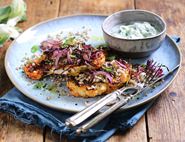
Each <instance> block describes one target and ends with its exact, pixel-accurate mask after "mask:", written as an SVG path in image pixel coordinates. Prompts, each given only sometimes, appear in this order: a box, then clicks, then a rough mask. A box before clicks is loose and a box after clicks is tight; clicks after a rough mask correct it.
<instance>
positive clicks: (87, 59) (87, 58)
mask: <svg viewBox="0 0 185 142" xmlns="http://www.w3.org/2000/svg"><path fill="white" fill-rule="evenodd" d="M83 59H84V60H85V61H89V60H90V59H89V56H88V54H86V53H84V54H83Z"/></svg>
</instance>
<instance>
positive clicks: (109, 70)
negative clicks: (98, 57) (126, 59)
mask: <svg viewBox="0 0 185 142" xmlns="http://www.w3.org/2000/svg"><path fill="white" fill-rule="evenodd" d="M102 68H103V69H104V70H105V71H106V72H112V71H113V69H112V68H111V67H104V66H102Z"/></svg>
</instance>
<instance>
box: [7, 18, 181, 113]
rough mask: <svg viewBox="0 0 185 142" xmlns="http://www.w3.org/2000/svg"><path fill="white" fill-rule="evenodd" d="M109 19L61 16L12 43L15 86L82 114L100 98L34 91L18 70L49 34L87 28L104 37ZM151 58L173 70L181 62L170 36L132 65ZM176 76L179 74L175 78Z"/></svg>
mask: <svg viewBox="0 0 185 142" xmlns="http://www.w3.org/2000/svg"><path fill="white" fill-rule="evenodd" d="M105 18H106V17H105V16H97V15H79V16H69V17H61V18H57V19H53V20H49V21H46V22H42V23H40V24H37V25H35V26H33V27H31V28H29V29H28V30H26V31H25V32H23V33H22V34H21V35H20V36H19V37H18V38H17V39H16V40H15V41H14V42H13V43H12V44H11V46H10V47H9V49H8V51H7V53H6V58H5V67H6V71H7V74H8V76H9V78H10V79H11V81H12V82H13V84H14V85H15V86H16V87H17V88H18V89H19V90H20V91H21V92H22V93H23V94H25V95H26V96H27V97H29V98H31V99H33V100H34V101H36V102H38V103H41V104H43V105H45V106H48V107H51V108H55V109H58V110H62V111H70V112H78V111H80V110H82V109H83V108H84V107H86V105H85V102H86V101H96V100H97V99H99V98H100V97H96V98H91V99H84V98H75V97H73V96H62V97H58V94H54V93H53V94H52V93H51V92H49V91H43V90H36V89H33V85H28V84H30V82H29V80H27V79H25V77H24V76H23V74H22V73H21V71H20V70H16V68H17V67H19V66H21V64H23V63H22V62H21V61H22V59H23V58H24V57H25V54H27V56H28V57H30V56H32V53H31V47H32V46H33V45H36V44H39V43H40V42H42V41H43V40H45V39H46V38H47V36H48V34H51V35H54V34H57V33H59V32H60V31H63V32H64V33H68V32H75V31H80V30H82V29H83V28H82V27H83V26H85V28H87V29H88V28H90V29H91V31H90V32H89V35H90V37H94V36H96V37H102V35H103V34H102V30H101V24H102V22H103V20H104V19H105ZM101 39H102V38H100V39H96V40H94V39H92V40H90V41H89V43H91V44H94V45H98V44H101V43H104V41H102V40H101ZM148 58H151V59H154V60H156V61H158V62H160V63H163V64H165V65H167V66H168V67H169V68H173V67H174V66H176V65H177V64H180V62H181V56H180V52H179V50H178V47H177V45H176V44H175V43H174V42H173V41H172V39H171V38H169V37H168V36H167V37H166V38H165V40H164V42H163V44H162V45H161V47H160V48H159V49H158V50H157V51H155V52H154V53H153V54H152V55H151V56H150V57H147V58H143V59H137V60H132V62H133V63H144V62H146V60H147V59H148ZM176 74H177V72H176V73H175V75H176ZM174 77H175V76H170V77H169V78H168V79H167V80H166V81H165V82H164V83H163V84H162V85H160V86H158V87H157V88H156V89H154V90H153V91H152V92H150V93H149V94H148V95H147V96H145V95H140V96H139V97H138V98H137V99H133V100H132V101H130V103H128V104H127V105H125V106H124V107H122V110H124V109H128V108H133V107H136V106H138V105H141V104H143V103H146V102H148V101H150V100H151V99H153V98H155V97H157V96H158V95H159V94H160V93H161V92H162V91H163V90H164V89H165V88H166V87H167V86H169V84H170V83H171V82H172V80H173V79H174ZM48 96H49V97H51V99H49V100H48V99H47V98H48Z"/></svg>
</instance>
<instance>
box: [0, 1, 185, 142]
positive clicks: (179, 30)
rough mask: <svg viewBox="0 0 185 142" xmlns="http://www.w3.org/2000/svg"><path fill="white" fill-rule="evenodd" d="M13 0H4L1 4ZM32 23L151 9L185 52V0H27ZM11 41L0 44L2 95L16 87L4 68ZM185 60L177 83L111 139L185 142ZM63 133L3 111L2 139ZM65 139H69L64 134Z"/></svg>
mask: <svg viewBox="0 0 185 142" xmlns="http://www.w3.org/2000/svg"><path fill="white" fill-rule="evenodd" d="M10 2H11V0H0V6H2V5H4V4H8V3H10ZM26 3H27V9H28V10H27V17H28V19H27V21H26V22H23V23H20V24H19V27H21V28H22V29H24V30H25V29H27V28H28V27H30V26H32V25H34V24H36V23H38V22H40V21H43V20H47V19H50V18H55V17H57V16H65V15H71V14H111V13H113V12H116V11H119V10H124V9H134V8H137V9H147V10H150V11H153V12H156V13H157V14H159V15H161V16H162V17H163V18H164V19H165V21H166V22H167V25H168V28H167V31H168V34H170V35H174V34H175V35H179V36H181V39H182V40H181V44H180V48H181V51H182V55H185V49H184V48H183V47H184V46H185V41H184V39H185V35H184V31H185V1H183V0H176V1H174V0H152V1H151V0H26ZM10 43H11V42H7V43H6V44H5V46H4V47H3V48H0V95H3V94H4V93H5V92H7V91H8V90H9V89H10V88H12V87H13V85H12V84H11V82H10V80H9V79H8V77H7V75H6V72H5V69H4V56H5V52H6V49H7V48H8V46H9V44H10ZM184 74H185V61H184V59H183V62H182V69H181V71H180V74H179V75H178V77H177V78H176V80H175V81H174V82H173V84H172V85H171V86H170V87H169V88H168V89H167V90H166V91H165V92H164V93H162V97H161V98H160V99H159V100H158V102H157V104H156V105H155V106H154V107H153V108H152V109H151V110H149V111H148V113H147V115H145V116H144V117H142V119H141V120H140V121H139V122H138V123H137V124H136V125H135V126H134V128H132V129H131V130H129V131H127V132H126V133H125V134H116V135H115V136H113V137H111V138H110V139H109V142H147V141H148V142H149V141H151V142H183V141H185V135H184V134H185V127H184V126H185V114H184V108H185V94H184V90H185V78H184ZM59 140H60V138H59V135H57V134H52V135H51V133H50V129H41V128H38V127H36V126H29V125H25V124H22V123H21V122H18V121H17V120H15V119H14V118H12V117H11V116H10V115H8V114H3V113H0V142H41V141H44V142H58V141H59ZM61 141H62V142H63V141H65V142H67V139H66V138H64V137H62V138H61Z"/></svg>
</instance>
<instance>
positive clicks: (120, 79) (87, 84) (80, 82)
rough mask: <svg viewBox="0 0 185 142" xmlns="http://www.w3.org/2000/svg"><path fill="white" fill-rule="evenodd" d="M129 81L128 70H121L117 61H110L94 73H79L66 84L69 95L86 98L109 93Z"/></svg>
mask: <svg viewBox="0 0 185 142" xmlns="http://www.w3.org/2000/svg"><path fill="white" fill-rule="evenodd" d="M108 67H109V68H108ZM103 68H104V70H103ZM108 69H109V72H106V71H105V70H107V71H108ZM111 69H112V70H111ZM129 80H130V74H129V68H127V67H125V68H123V67H121V66H120V65H119V64H118V63H117V61H112V62H106V63H105V64H104V65H103V66H102V68H101V69H100V70H99V71H95V72H94V73H92V72H85V73H80V74H79V75H78V76H76V77H74V78H73V79H71V80H69V81H68V82H67V87H68V89H69V91H70V93H71V95H73V96H75V97H85V98H87V97H95V96H98V95H103V94H108V93H111V92H113V91H114V90H116V89H119V88H120V87H122V86H123V85H124V84H125V83H127V82H128V81H129Z"/></svg>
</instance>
